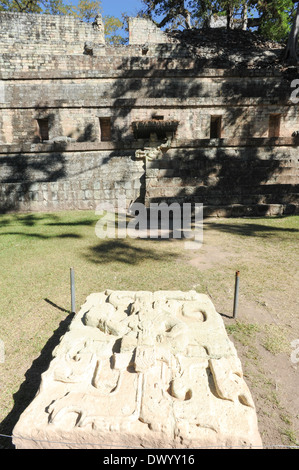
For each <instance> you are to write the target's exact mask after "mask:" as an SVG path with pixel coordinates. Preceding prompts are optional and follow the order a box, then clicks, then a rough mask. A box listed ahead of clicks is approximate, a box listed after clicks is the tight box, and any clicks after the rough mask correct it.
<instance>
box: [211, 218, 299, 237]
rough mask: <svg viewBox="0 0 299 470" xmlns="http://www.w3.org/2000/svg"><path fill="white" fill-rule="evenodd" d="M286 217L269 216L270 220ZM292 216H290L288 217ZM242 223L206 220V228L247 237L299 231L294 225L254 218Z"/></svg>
mask: <svg viewBox="0 0 299 470" xmlns="http://www.w3.org/2000/svg"><path fill="white" fill-rule="evenodd" d="M282 218H284V217H274V218H269V220H270V221H271V220H280V219H282ZM288 218H290V217H288ZM243 220H244V219H242V222H241V223H234V222H232V223H221V222H205V223H204V228H206V229H213V230H218V231H220V232H226V233H231V234H233V235H240V236H245V237H256V236H258V237H265V238H266V237H279V236H280V235H287V234H296V233H299V229H297V228H294V227H277V226H271V225H265V224H263V223H259V221H258V219H256V220H257V223H256V222H251V220H252V219H249V220H250V221H249V222H243Z"/></svg>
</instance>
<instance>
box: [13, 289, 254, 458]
mask: <svg viewBox="0 0 299 470" xmlns="http://www.w3.org/2000/svg"><path fill="white" fill-rule="evenodd" d="M13 436H14V437H13V442H14V444H15V446H16V447H17V448H72V447H74V448H90V447H94V448H106V449H107V448H109V447H115V446H116V447H130V448H139V447H148V448H190V447H192V448H195V447H208V446H209V447H210V446H212V447H240V446H241V447H256V446H258V447H259V446H262V442H261V438H260V435H259V432H258V426H257V417H256V411H255V407H254V403H253V400H252V396H251V394H250V391H249V389H248V387H247V385H246V383H245V381H244V378H243V374H242V367H241V363H240V360H239V359H238V356H237V353H236V350H235V347H234V345H233V343H232V342H231V341H230V340H229V338H228V337H227V334H226V331H225V327H224V324H223V321H222V319H221V317H220V315H219V314H218V313H217V312H216V310H215V308H214V306H213V304H212V302H211V301H210V299H209V298H208V297H207V296H206V295H203V294H198V293H196V292H195V291H189V292H181V291H159V292H154V293H152V292H145V291H139V292H138V291H137V292H131V291H128V292H123V291H110V290H107V291H105V292H102V293H95V294H91V295H90V296H89V297H88V298H87V300H86V302H85V304H84V305H83V306H82V308H81V310H80V312H79V313H77V314H76V316H75V317H74V319H73V321H72V323H71V325H70V328H69V330H68V332H67V333H66V334H65V335H64V336H63V337H62V339H61V341H60V344H59V345H58V346H57V348H56V349H55V350H54V358H53V360H52V362H51V364H50V366H49V368H48V370H47V371H46V372H44V373H43V375H42V380H41V385H40V390H39V392H38V394H37V395H36V397H35V399H34V400H33V402H32V403H31V404H30V406H29V407H28V408H27V409H26V410H25V412H24V413H23V414H22V415H21V417H20V419H19V422H18V423H17V425H16V426H15V428H14V431H13Z"/></svg>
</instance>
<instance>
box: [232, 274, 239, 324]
mask: <svg viewBox="0 0 299 470" xmlns="http://www.w3.org/2000/svg"><path fill="white" fill-rule="evenodd" d="M239 275H240V271H236V279H235V297H234V312H233V318H236V316H237V308H238V299H239Z"/></svg>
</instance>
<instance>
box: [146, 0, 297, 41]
mask: <svg viewBox="0 0 299 470" xmlns="http://www.w3.org/2000/svg"><path fill="white" fill-rule="evenodd" d="M142 3H143V5H144V6H143V9H142V10H141V11H140V12H139V15H140V16H145V17H148V18H151V19H152V20H153V21H154V22H155V23H156V24H158V25H159V26H160V27H161V26H162V27H163V26H167V27H168V28H169V29H175V28H178V27H185V21H184V15H185V14H184V12H185V11H186V10H188V12H189V14H190V17H191V25H192V26H193V27H200V26H203V25H204V24H205V22H206V20H208V19H209V18H210V17H211V15H217V16H227V17H228V18H229V17H230V16H231V17H232V18H243V17H244V18H245V17H246V18H248V20H249V22H248V28H249V29H251V28H252V25H253V26H254V27H255V28H257V30H258V32H259V33H260V34H262V35H263V36H264V37H266V38H268V39H273V40H277V41H281V40H286V38H287V36H288V34H289V31H290V29H291V25H292V21H293V17H294V13H295V7H294V3H298V2H295V1H293V0H271V1H267V0H185V1H183V0H142Z"/></svg>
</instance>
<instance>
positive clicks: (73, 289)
mask: <svg viewBox="0 0 299 470" xmlns="http://www.w3.org/2000/svg"><path fill="white" fill-rule="evenodd" d="M70 271H71V272H70V275H71V309H72V313H76V297H75V273H74V269H73V268H71V270H70Z"/></svg>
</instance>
